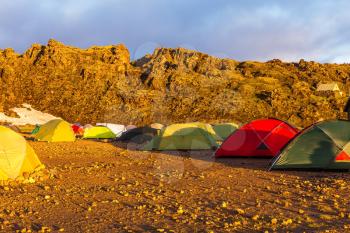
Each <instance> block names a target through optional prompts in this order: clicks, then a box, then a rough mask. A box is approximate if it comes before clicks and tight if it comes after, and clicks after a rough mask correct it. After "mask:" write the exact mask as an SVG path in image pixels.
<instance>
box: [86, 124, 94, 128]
mask: <svg viewBox="0 0 350 233" xmlns="http://www.w3.org/2000/svg"><path fill="white" fill-rule="evenodd" d="M92 127H94V126H93V125H91V124H86V125H84V127H83V128H84V129H90V128H92Z"/></svg>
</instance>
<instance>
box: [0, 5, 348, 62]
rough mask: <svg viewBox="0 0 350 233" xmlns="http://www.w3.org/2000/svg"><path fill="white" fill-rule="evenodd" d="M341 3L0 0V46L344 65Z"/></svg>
mask: <svg viewBox="0 0 350 233" xmlns="http://www.w3.org/2000/svg"><path fill="white" fill-rule="evenodd" d="M349 9H350V1H347V0H293V1H290V0H176V1H174V0H0V48H8V47H11V48H14V49H15V50H16V51H17V52H20V53H22V52H24V51H25V50H26V49H28V48H29V47H30V46H31V44H33V43H40V44H47V41H48V40H49V39H50V38H53V39H56V40H58V41H61V42H63V43H65V44H67V45H72V46H77V47H81V48H87V47H90V46H93V45H110V44H119V43H123V44H125V45H126V46H127V47H128V48H129V50H130V55H131V58H132V59H137V58H139V57H141V56H143V55H145V54H146V53H152V52H153V50H154V48H156V47H185V48H189V49H195V50H198V51H201V52H204V53H208V54H211V55H214V56H217V57H222V58H232V59H235V60H240V61H243V60H258V61H267V60H271V59H274V58H278V59H281V60H283V61H299V60H300V59H305V60H308V61H309V60H313V61H318V62H330V63H350V40H349V38H350V14H349Z"/></svg>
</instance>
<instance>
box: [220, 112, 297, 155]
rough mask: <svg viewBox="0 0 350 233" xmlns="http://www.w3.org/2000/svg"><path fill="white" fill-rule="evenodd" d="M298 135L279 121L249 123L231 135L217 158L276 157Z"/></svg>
mask: <svg viewBox="0 0 350 233" xmlns="http://www.w3.org/2000/svg"><path fill="white" fill-rule="evenodd" d="M297 133H298V130H297V129H296V128H294V127H293V126H291V125H289V124H288V123H286V122H284V121H281V120H278V119H272V118H270V119H260V120H254V121H251V122H249V123H248V124H245V125H243V126H242V127H241V128H239V129H238V130H236V131H235V132H234V133H233V134H231V135H230V136H229V137H228V138H227V139H226V140H225V141H224V142H223V143H222V144H221V146H220V148H219V149H218V150H217V151H216V152H215V156H216V157H232V156H233V157H236V156H238V157H240V156H242V157H274V156H276V155H277V154H278V153H279V152H280V150H281V149H282V148H283V147H284V146H285V145H286V144H287V143H288V142H289V141H290V140H291V139H292V138H293V137H295V135H296V134H297Z"/></svg>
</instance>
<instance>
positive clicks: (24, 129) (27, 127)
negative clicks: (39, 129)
mask: <svg viewBox="0 0 350 233" xmlns="http://www.w3.org/2000/svg"><path fill="white" fill-rule="evenodd" d="M17 127H18V128H19V130H20V132H21V133H23V134H31V133H32V132H33V130H34V129H35V128H36V125H30V124H26V125H19V126H17Z"/></svg>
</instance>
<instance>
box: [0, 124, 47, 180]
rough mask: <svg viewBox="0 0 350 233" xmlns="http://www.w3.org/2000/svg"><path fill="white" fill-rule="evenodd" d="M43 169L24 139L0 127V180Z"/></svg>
mask: <svg viewBox="0 0 350 233" xmlns="http://www.w3.org/2000/svg"><path fill="white" fill-rule="evenodd" d="M40 167H44V165H43V164H42V163H41V162H40V160H39V159H38V157H37V155H36V154H35V152H34V150H33V149H32V147H31V146H30V145H29V144H28V143H27V142H26V140H25V139H24V137H22V136H21V135H20V134H18V133H16V132H14V131H12V130H11V129H9V128H6V127H4V126H0V180H7V179H16V178H17V177H18V176H22V175H23V173H32V172H34V170H35V169H38V168H40Z"/></svg>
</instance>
